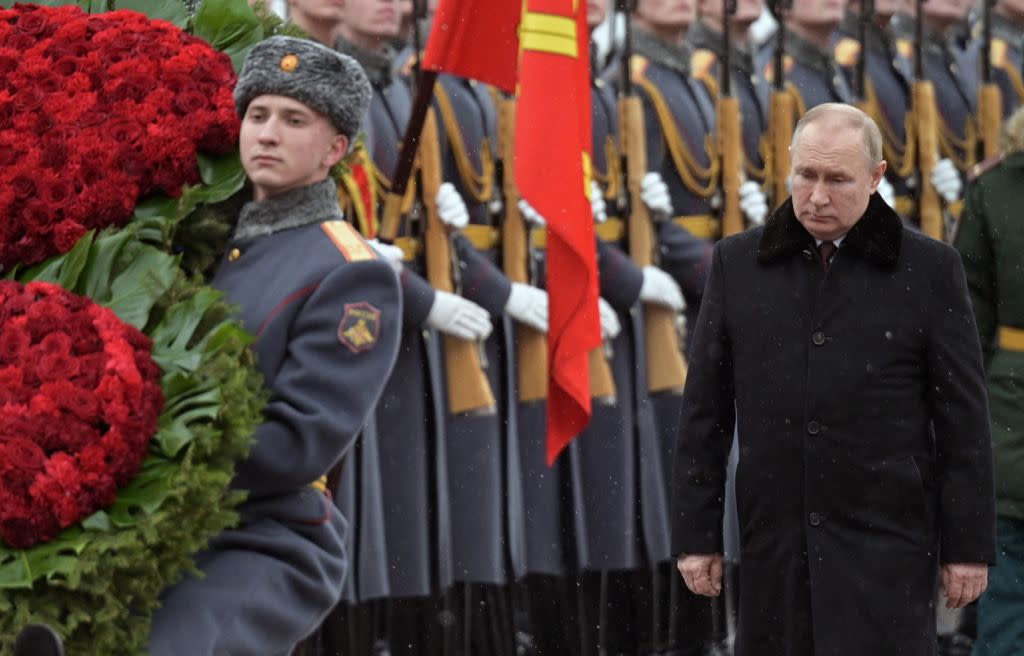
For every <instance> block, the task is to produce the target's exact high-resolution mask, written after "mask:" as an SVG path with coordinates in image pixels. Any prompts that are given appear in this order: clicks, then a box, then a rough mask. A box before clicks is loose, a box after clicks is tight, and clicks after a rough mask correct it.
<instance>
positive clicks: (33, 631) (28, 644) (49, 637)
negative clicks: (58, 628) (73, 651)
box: [14, 624, 64, 656]
mask: <svg viewBox="0 0 1024 656" xmlns="http://www.w3.org/2000/svg"><path fill="white" fill-rule="evenodd" d="M14 656H64V644H63V643H62V642H61V640H60V636H58V635H57V633H56V632H55V631H54V630H53V629H51V628H50V627H48V626H45V625H43V624H30V625H28V626H26V627H25V628H24V629H22V631H21V633H19V634H18V639H17V640H16V641H15V643H14Z"/></svg>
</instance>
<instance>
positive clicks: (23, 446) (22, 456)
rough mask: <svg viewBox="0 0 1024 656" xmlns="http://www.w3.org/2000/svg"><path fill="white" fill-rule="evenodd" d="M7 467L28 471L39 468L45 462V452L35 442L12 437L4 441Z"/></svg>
mask: <svg viewBox="0 0 1024 656" xmlns="http://www.w3.org/2000/svg"><path fill="white" fill-rule="evenodd" d="M4 451H5V456H6V457H5V458H4V464H5V465H6V466H7V467H12V468H17V469H25V470H29V471H35V470H41V469H43V467H44V466H45V464H46V454H45V453H43V450H42V449H40V448H39V447H38V446H37V445H36V444H35V442H32V441H31V440H26V439H23V438H18V437H15V438H12V439H9V440H6V441H5V442H4Z"/></svg>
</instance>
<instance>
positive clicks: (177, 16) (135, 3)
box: [114, 0, 188, 29]
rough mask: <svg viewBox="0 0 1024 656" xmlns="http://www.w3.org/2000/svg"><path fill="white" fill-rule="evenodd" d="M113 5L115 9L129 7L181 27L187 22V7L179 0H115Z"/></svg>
mask: <svg viewBox="0 0 1024 656" xmlns="http://www.w3.org/2000/svg"><path fill="white" fill-rule="evenodd" d="M114 5H115V8H117V9H131V10H133V11H137V12H140V13H143V14H146V15H147V16H149V17H150V18H159V19H160V20H165V21H167V22H169V23H174V24H175V25H177V26H178V27H180V28H182V29H184V28H185V25H186V23H188V9H187V8H186V7H185V5H184V3H182V2H181V0H116V1H115V3H114Z"/></svg>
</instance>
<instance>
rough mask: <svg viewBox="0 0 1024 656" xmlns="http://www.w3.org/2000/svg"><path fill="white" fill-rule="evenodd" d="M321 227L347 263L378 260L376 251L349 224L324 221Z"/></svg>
mask: <svg viewBox="0 0 1024 656" xmlns="http://www.w3.org/2000/svg"><path fill="white" fill-rule="evenodd" d="M320 227H321V228H323V231H324V234H326V235H327V237H328V238H329V239H330V240H331V241H332V242H333V243H334V246H335V247H336V248H337V249H338V251H339V252H340V253H341V255H342V257H344V258H345V259H346V260H347V261H349V262H361V261H363V260H376V259H377V253H376V251H374V250H373V248H372V247H371V246H370V245H369V244H368V243H366V240H365V239H363V238H362V237H361V236H360V235H359V233H358V232H356V229H355V228H353V227H352V225H351V224H349V223H348V222H346V221H324V222H323V223H321V224H320Z"/></svg>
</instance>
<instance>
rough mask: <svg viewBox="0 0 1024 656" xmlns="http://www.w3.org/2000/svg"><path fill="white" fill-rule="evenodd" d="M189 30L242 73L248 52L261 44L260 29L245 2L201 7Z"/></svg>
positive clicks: (227, 1) (228, 1)
mask: <svg viewBox="0 0 1024 656" xmlns="http://www.w3.org/2000/svg"><path fill="white" fill-rule="evenodd" d="M192 30H193V34H195V35H196V36H197V37H199V38H201V39H205V40H206V41H207V42H208V43H209V44H210V45H211V46H213V47H214V48H216V49H217V50H220V51H221V52H223V53H224V54H226V55H227V56H229V57H231V62H232V63H233V64H234V66H235V70H236V71H241V70H242V64H243V62H244V61H245V55H246V54H247V53H248V52H249V48H252V47H253V46H254V45H256V44H257V43H259V42H260V41H262V40H263V26H262V25H261V24H260V22H259V19H257V18H256V14H254V13H253V11H252V9H251V8H250V7H249V3H248V2H247V1H246V0H222V1H220V2H203V3H201V4H200V5H199V12H198V13H197V14H196V16H195V19H194V22H193V23H192Z"/></svg>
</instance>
